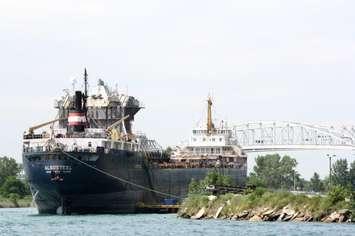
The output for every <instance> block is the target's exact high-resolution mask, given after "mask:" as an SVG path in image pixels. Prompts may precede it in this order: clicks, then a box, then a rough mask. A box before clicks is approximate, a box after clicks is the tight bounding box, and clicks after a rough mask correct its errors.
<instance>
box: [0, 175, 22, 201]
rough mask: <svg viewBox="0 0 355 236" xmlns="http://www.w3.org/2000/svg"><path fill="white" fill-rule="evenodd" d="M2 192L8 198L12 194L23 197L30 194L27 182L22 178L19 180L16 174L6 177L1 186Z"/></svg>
mask: <svg viewBox="0 0 355 236" xmlns="http://www.w3.org/2000/svg"><path fill="white" fill-rule="evenodd" d="M0 192H1V194H2V195H3V196H4V197H8V198H9V197H10V196H12V197H13V198H14V197H17V198H23V197H24V196H26V195H27V194H29V193H28V188H27V186H26V184H25V183H24V182H22V181H21V180H18V179H17V178H16V177H14V176H10V177H7V178H6V180H5V182H4V184H3V185H2V186H1V189H0ZM14 194H15V195H14Z"/></svg>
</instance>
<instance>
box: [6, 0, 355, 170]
mask: <svg viewBox="0 0 355 236" xmlns="http://www.w3.org/2000/svg"><path fill="white" fill-rule="evenodd" d="M354 9H355V2H354V1H351V0H349V1H346V0H338V1H337V0H298V1H293V0H269V1H265V0H249V1H236V0H230V1H227V0H220V1H209V0H193V1H192V0H189V1H186V0H180V1H171V0H150V1H146V0H131V1H119V0H112V1H110V0H100V1H93V0H85V1H83V0H77V1H68V0H62V1H47V0H31V1H25V0H17V1H13V0H0V65H1V66H0V81H1V93H0V108H1V111H2V112H1V116H0V130H1V132H0V140H1V146H0V147H1V148H0V155H9V156H12V157H14V158H16V159H17V160H19V161H20V160H21V135H22V133H23V131H24V130H26V128H28V127H29V126H31V125H33V124H38V123H40V122H44V121H47V120H49V119H51V118H53V117H54V115H55V110H54V108H53V101H54V99H55V98H57V97H59V96H61V95H62V94H63V91H62V90H63V89H65V88H70V87H71V78H73V77H79V78H80V76H81V74H82V73H83V69H84V67H86V68H87V69H88V73H89V80H90V83H91V84H92V86H93V85H95V84H96V81H97V79H98V78H102V79H103V80H105V81H106V82H107V83H108V84H111V85H112V86H114V85H115V84H118V87H119V89H120V90H121V91H128V93H129V94H130V95H133V96H135V97H137V98H138V99H139V100H141V101H142V102H143V103H144V104H145V109H144V110H142V111H141V112H140V113H139V114H138V115H137V116H136V122H135V127H136V129H137V130H141V131H144V132H145V133H147V134H148V135H149V136H150V137H153V138H155V139H157V140H158V141H159V143H161V144H162V145H163V146H168V145H170V146H173V145H176V144H179V143H181V141H183V140H186V139H187V138H188V136H189V135H190V131H191V129H192V127H193V126H194V125H195V124H196V122H197V121H198V120H199V119H201V117H202V116H204V113H203V112H204V111H205V101H206V97H207V95H208V94H212V96H213V98H214V101H215V102H214V104H215V114H216V116H218V118H220V119H225V120H228V121H229V123H232V124H237V123H242V122H243V121H250V120H292V121H300V122H307V123H315V124H317V123H323V122H327V123H335V124H343V123H346V124H355V122H354V119H353V118H354V117H355V110H354V109H353V107H354V103H355V102H354V101H355V94H354V92H353V91H354V88H355V65H354V64H355V27H354V23H355V14H354V12H353V10H354ZM291 154H292V155H293V156H294V157H296V158H297V160H298V162H299V167H298V170H299V172H300V173H301V174H302V175H304V176H305V177H310V176H311V175H312V174H313V172H314V171H317V172H320V173H321V175H323V176H324V175H325V174H326V173H327V161H326V160H325V158H324V156H325V153H322V152H297V153H291ZM338 156H340V157H350V160H353V157H352V153H344V152H341V153H339V154H338ZM254 157H255V155H251V157H250V158H249V159H250V165H249V168H250V169H251V168H252V160H253V158H254ZM324 160H325V161H324Z"/></svg>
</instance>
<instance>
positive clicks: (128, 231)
mask: <svg viewBox="0 0 355 236" xmlns="http://www.w3.org/2000/svg"><path fill="white" fill-rule="evenodd" d="M0 235H40V236H44V235H75V236H77V235H94V236H101V235H164V236H167V235H189V236H190V235H322V236H325V235H355V224H354V225H353V224H323V223H267V222H265V223H264V222H263V223H251V222H247V221H240V222H238V221H228V220H203V221H193V220H186V219H179V218H177V217H176V215H174V214H169V215H157V214H139V215H82V216H40V215H37V211H36V209H32V208H23V209H0Z"/></svg>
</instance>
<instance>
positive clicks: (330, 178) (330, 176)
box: [327, 154, 336, 187]
mask: <svg viewBox="0 0 355 236" xmlns="http://www.w3.org/2000/svg"><path fill="white" fill-rule="evenodd" d="M327 157H328V158H329V187H330V186H332V157H336V155H329V154H327Z"/></svg>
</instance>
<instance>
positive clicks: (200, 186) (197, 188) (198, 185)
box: [189, 171, 232, 194]
mask: <svg viewBox="0 0 355 236" xmlns="http://www.w3.org/2000/svg"><path fill="white" fill-rule="evenodd" d="M210 185H214V186H231V185H232V179H231V177H230V176H227V175H222V174H219V173H218V172H217V171H212V172H209V173H208V174H207V175H206V177H205V178H204V179H203V180H201V181H196V180H195V179H192V180H191V182H190V184H189V194H206V187H207V186H210Z"/></svg>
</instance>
